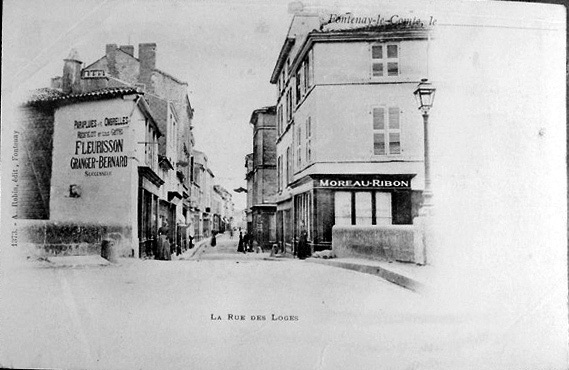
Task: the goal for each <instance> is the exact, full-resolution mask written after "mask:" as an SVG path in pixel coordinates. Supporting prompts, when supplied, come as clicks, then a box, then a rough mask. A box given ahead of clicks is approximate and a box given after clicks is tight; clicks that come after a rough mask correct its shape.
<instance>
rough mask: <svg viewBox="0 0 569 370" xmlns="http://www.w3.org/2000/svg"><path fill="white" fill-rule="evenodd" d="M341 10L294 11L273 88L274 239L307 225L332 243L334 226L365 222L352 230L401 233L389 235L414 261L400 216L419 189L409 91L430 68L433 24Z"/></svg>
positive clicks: (417, 120) (406, 221)
mask: <svg viewBox="0 0 569 370" xmlns="http://www.w3.org/2000/svg"><path fill="white" fill-rule="evenodd" d="M347 17H349V15H348V16H347ZM342 19H343V18H338V19H333V17H330V18H329V19H324V18H320V17H319V16H317V15H310V14H299V15H296V16H295V17H294V18H293V20H292V23H291V26H290V28H289V32H288V34H287V35H286V37H285V41H284V43H283V46H282V48H281V51H280V53H279V55H278V58H277V61H276V64H275V67H274V70H273V73H272V76H271V80H270V81H271V83H273V84H274V85H275V87H276V89H277V93H278V99H277V108H276V112H277V113H276V114H277V138H276V143H277V144H276V146H277V173H278V176H277V177H278V178H277V196H276V203H277V221H276V222H277V239H278V241H279V243H280V244H281V245H286V246H287V247H288V248H294V245H295V241H296V239H297V238H298V236H299V233H300V231H301V230H302V229H305V230H306V231H307V232H308V238H309V241H310V242H311V245H312V248H313V249H314V250H322V249H328V248H331V245H332V231H333V227H334V226H335V225H336V227H339V226H346V227H347V229H349V230H352V231H350V232H356V229H357V227H360V226H366V227H367V226H369V228H368V229H369V230H368V229H366V230H368V231H369V232H370V235H369V238H367V237H364V234H363V233H364V231H362V230H359V229H358V230H359V231H358V238H359V240H364V239H365V241H364V242H363V243H364V244H366V243H368V244H370V245H372V244H378V243H382V240H383V239H381V240H379V239H377V238H375V237H372V234H373V232H372V231H371V230H372V229H373V228H376V229H380V228H382V227H387V228H391V229H397V231H396V233H398V234H397V235H399V236H397V237H393V238H395V239H397V242H396V243H395V242H392V243H391V245H393V244H394V243H395V244H397V245H398V248H397V256H396V258H398V259H401V260H406V261H412V260H414V258H415V256H414V254H413V253H414V252H413V242H408V240H413V238H412V235H411V238H410V239H409V238H407V239H405V238H406V237H400V236H401V235H407V234H406V233H411V232H412V231H411V230H407V229H408V227H406V225H411V224H412V223H413V218H414V217H415V216H416V215H417V211H418V208H419V207H420V205H421V202H422V190H423V188H424V180H423V173H424V167H423V132H422V121H421V116H420V115H419V114H417V107H416V105H415V101H414V97H413V91H414V89H415V88H416V86H417V84H418V83H419V82H420V81H421V79H422V78H424V77H425V76H426V75H427V63H426V61H427V60H428V45H429V40H428V37H429V30H428V28H427V27H426V26H423V25H422V24H419V23H409V24H393V25H386V24H382V25H361V24H351V23H350V22H343V21H342V22H340V21H341V20H342ZM424 24H426V23H424ZM404 229H405V230H404ZM366 232H367V231H366ZM362 238H363V239H362ZM393 238H392V239H393ZM356 239H357V238H355V237H354V238H352V240H356ZM368 239H369V240H368ZM403 239H405V240H407V242H405V241H404V240H403ZM379 249H380V250H381V248H379Z"/></svg>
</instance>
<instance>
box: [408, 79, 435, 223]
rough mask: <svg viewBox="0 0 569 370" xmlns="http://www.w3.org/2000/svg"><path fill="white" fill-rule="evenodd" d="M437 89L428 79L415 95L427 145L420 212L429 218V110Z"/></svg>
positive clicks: (420, 214) (418, 87) (430, 206)
mask: <svg viewBox="0 0 569 370" xmlns="http://www.w3.org/2000/svg"><path fill="white" fill-rule="evenodd" d="M435 91H436V89H435V87H434V86H433V85H432V84H431V83H430V82H428V81H427V79H426V78H423V79H422V80H421V83H419V85H418V86H417V89H416V90H415V92H414V93H413V94H414V95H415V99H416V100H417V105H418V106H419V110H420V111H421V112H422V113H423V126H424V138H423V140H424V145H425V190H424V202H423V206H422V207H421V209H420V211H419V216H428V215H430V213H431V208H432V206H433V205H432V196H433V192H432V191H431V159H430V150H429V110H430V109H431V107H432V106H433V101H434V100H435Z"/></svg>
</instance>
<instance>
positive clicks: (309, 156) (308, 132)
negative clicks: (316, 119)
mask: <svg viewBox="0 0 569 370" xmlns="http://www.w3.org/2000/svg"><path fill="white" fill-rule="evenodd" d="M305 131H306V153H305V158H306V162H307V163H310V161H311V160H312V148H311V145H312V122H311V119H310V117H308V118H307V119H306V130H305Z"/></svg>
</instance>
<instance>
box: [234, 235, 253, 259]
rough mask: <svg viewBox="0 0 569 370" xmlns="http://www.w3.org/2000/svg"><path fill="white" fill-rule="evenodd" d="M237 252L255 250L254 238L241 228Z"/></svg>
mask: <svg viewBox="0 0 569 370" xmlns="http://www.w3.org/2000/svg"><path fill="white" fill-rule="evenodd" d="M237 252H239V253H247V252H253V238H252V237H251V236H250V235H249V234H248V233H245V235H243V232H241V230H239V242H238V243H237Z"/></svg>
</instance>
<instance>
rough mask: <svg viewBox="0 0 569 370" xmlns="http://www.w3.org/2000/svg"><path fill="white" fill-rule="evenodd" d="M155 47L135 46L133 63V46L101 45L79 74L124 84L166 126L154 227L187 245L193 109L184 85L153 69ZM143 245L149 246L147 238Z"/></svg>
mask: <svg viewBox="0 0 569 370" xmlns="http://www.w3.org/2000/svg"><path fill="white" fill-rule="evenodd" d="M156 59H157V45H156V44H155V43H141V44H139V45H138V58H136V57H135V56H134V46H133V45H122V46H117V45H116V44H107V45H106V48H105V55H103V56H102V57H101V58H99V59H98V60H97V61H95V62H93V63H91V64H90V65H88V66H86V67H85V68H84V69H83V76H84V77H90V78H91V79H92V80H99V81H101V82H99V83H104V84H107V85H115V84H127V85H129V86H134V87H138V88H139V89H141V90H142V91H144V92H145V93H146V94H145V96H146V99H147V100H148V101H149V102H151V104H152V107H153V108H154V112H155V115H157V116H158V117H159V122H161V123H164V124H165V125H168V127H169V128H170V132H171V135H168V136H167V137H168V139H166V136H165V137H164V138H163V139H161V140H162V141H164V140H168V145H166V146H164V145H162V144H163V143H162V142H161V143H160V144H161V145H160V147H161V148H165V147H168V148H169V155H165V153H164V150H161V152H160V156H161V157H160V158H161V160H160V164H161V166H162V167H163V168H168V170H169V172H168V176H169V179H170V181H169V183H171V184H172V186H169V185H168V186H167V187H169V189H167V190H164V191H166V193H165V196H164V199H167V201H162V202H161V204H160V206H159V210H160V222H159V223H160V224H161V223H162V221H163V220H169V221H170V222H169V224H170V226H171V228H170V232H171V233H172V237H176V238H177V239H179V240H180V242H181V243H183V244H187V237H188V234H189V230H190V229H191V228H192V226H191V222H192V219H193V217H192V215H191V205H190V191H191V190H190V189H191V172H192V169H191V163H192V161H191V156H192V149H193V147H194V144H195V142H194V136H193V133H192V119H193V115H194V109H193V107H192V105H191V103H190V100H189V97H188V92H187V87H188V84H187V83H186V82H184V81H181V80H179V79H178V78H176V77H174V76H172V75H170V74H169V73H166V72H164V71H163V70H161V69H158V68H157V67H156V64H157V61H156ZM148 240H151V238H149V239H148Z"/></svg>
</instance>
